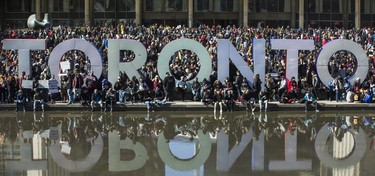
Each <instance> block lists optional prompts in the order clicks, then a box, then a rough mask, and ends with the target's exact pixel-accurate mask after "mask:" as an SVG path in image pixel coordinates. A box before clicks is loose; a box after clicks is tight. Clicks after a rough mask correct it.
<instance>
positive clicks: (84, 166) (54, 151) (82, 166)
mask: <svg viewBox="0 0 375 176" xmlns="http://www.w3.org/2000/svg"><path fill="white" fill-rule="evenodd" d="M59 133H61V126H59ZM103 147H104V144H103V139H102V136H101V135H100V134H98V137H97V138H96V139H95V143H94V144H93V145H92V146H91V151H90V153H89V154H88V155H87V156H86V157H85V158H83V159H81V160H77V161H73V160H70V159H68V158H66V157H65V156H64V155H63V154H62V153H61V146H60V140H59V141H58V142H56V143H54V144H51V146H50V148H49V149H50V150H49V153H50V155H51V157H52V160H53V161H54V162H56V164H57V165H59V166H60V167H62V168H64V169H66V170H69V171H70V172H82V171H87V170H89V169H91V168H93V167H94V166H95V165H96V164H97V162H98V161H99V159H100V157H101V155H102V153H103Z"/></svg>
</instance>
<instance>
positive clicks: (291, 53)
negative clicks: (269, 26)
mask: <svg viewBox="0 0 375 176" xmlns="http://www.w3.org/2000/svg"><path fill="white" fill-rule="evenodd" d="M271 49H273V50H287V58H286V78H287V79H288V80H290V79H291V78H292V77H293V76H294V77H295V78H296V79H298V50H312V49H314V40H294V39H271Z"/></svg>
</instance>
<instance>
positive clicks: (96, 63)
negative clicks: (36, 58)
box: [48, 39, 103, 84]
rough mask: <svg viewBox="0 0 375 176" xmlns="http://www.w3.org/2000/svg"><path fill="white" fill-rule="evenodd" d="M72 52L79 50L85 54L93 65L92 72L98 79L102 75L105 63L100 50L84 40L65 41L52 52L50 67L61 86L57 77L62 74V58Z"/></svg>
mask: <svg viewBox="0 0 375 176" xmlns="http://www.w3.org/2000/svg"><path fill="white" fill-rule="evenodd" d="M70 50H79V51H82V52H84V53H85V55H86V56H87V57H88V58H89V60H90V63H91V70H92V71H94V75H95V76H97V77H98V78H99V77H100V76H101V75H102V69H103V63H102V57H101V56H100V53H99V51H98V49H96V48H95V47H94V46H93V45H92V44H91V43H90V42H88V41H86V40H82V39H70V40H65V41H63V42H61V43H60V44H58V45H57V46H56V47H55V48H54V49H53V50H52V52H51V55H50V57H49V61H48V65H49V68H50V71H51V74H54V75H55V76H56V80H57V81H58V82H59V84H60V79H59V78H58V77H57V76H58V75H59V73H60V60H61V57H62V56H63V55H64V54H65V53H66V52H67V51H70Z"/></svg>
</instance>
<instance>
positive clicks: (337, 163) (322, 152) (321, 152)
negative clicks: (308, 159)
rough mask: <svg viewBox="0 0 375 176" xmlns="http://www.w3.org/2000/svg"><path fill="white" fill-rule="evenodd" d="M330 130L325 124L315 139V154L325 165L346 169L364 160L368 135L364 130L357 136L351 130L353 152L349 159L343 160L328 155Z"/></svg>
mask: <svg viewBox="0 0 375 176" xmlns="http://www.w3.org/2000/svg"><path fill="white" fill-rule="evenodd" d="M327 129H328V123H327V124H325V125H324V126H323V127H322V128H321V129H320V130H319V133H318V134H317V136H316V139H315V152H316V155H317V156H318V158H319V159H320V161H321V162H322V163H324V165H326V166H328V167H332V168H344V167H348V166H352V165H354V164H356V163H358V162H359V161H361V159H362V158H363V156H364V155H365V152H366V146H367V141H366V135H365V132H364V131H363V129H362V128H360V130H359V133H358V134H355V132H354V131H353V130H352V129H350V130H349V132H350V133H351V134H352V135H353V137H354V148H353V150H354V151H353V152H351V154H350V155H349V157H347V158H345V159H341V160H336V159H334V158H333V157H332V156H331V155H329V154H328V148H327V146H326V142H327V139H328V137H329V135H330V134H331V132H330V131H328V130H327Z"/></svg>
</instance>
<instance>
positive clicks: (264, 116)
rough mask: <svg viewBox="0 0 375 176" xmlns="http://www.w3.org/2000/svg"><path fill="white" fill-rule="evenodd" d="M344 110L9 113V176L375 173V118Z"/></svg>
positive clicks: (4, 136) (5, 128)
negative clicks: (221, 112)
mask: <svg viewBox="0 0 375 176" xmlns="http://www.w3.org/2000/svg"><path fill="white" fill-rule="evenodd" d="M340 114H344V115H337V114H336V113H330V112H325V113H319V114H317V113H311V114H310V113H298V112H296V113H291V112H288V114H283V113H280V112H277V113H270V112H269V113H258V114H244V113H224V114H222V115H216V114H211V113H207V112H202V113H200V112H191V113H189V114H182V113H179V114H177V113H170V112H169V113H151V114H149V113H148V114H143V113H140V112H126V113H108V114H105V113H90V114H83V113H79V112H77V113H71V114H65V113H58V112H57V113H10V112H9V113H8V112H4V113H2V114H1V115H0V143H1V145H0V146H1V162H0V164H1V168H2V169H1V171H0V172H1V173H4V174H5V175H8V174H9V173H18V174H20V175H22V174H23V173H29V174H34V175H35V174H36V173H35V172H34V171H35V170H39V171H38V172H37V174H36V175H62V174H63V175H69V174H73V175H74V173H77V172H78V173H82V172H84V173H86V174H97V173H101V174H104V175H108V174H110V173H111V174H119V175H127V174H130V175H134V174H135V175H217V174H219V173H226V174H228V175H252V174H254V175H258V173H259V174H261V173H267V175H280V174H285V175H291V174H292V175H342V173H346V174H349V175H361V173H366V174H370V173H372V172H374V171H372V170H371V167H372V166H369V165H368V164H367V165H366V163H372V162H373V160H374V159H373V158H374V157H373V156H372V152H373V150H374V148H375V147H374V146H375V145H374V144H375V143H374V142H373V141H374V140H373V139H375V138H374V136H375V130H374V129H375V123H374V119H375V118H374V117H375V116H374V114H362V115H360V116H358V114H352V112H347V113H344V112H341V113H340ZM351 114H352V115H351ZM367 141H369V142H367ZM367 145H370V146H367ZM366 152H367V154H366ZM365 154H366V155H365ZM26 171H27V172H26ZM370 175H372V174H370Z"/></svg>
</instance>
